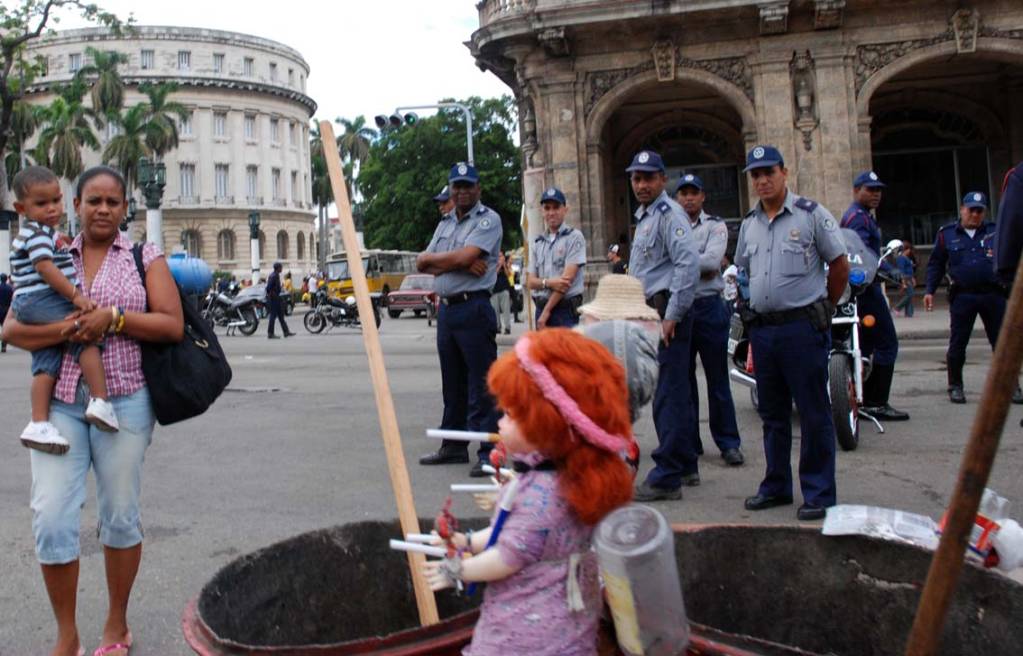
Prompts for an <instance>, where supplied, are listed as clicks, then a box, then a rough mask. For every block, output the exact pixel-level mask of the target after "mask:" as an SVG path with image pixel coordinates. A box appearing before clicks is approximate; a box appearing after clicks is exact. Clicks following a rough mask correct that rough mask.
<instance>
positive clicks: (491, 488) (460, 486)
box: [451, 483, 501, 492]
mask: <svg viewBox="0 0 1023 656" xmlns="http://www.w3.org/2000/svg"><path fill="white" fill-rule="evenodd" d="M500 489H501V486H500V485H489V484H485V483H482V484H474V483H452V484H451V491H452V492H497V491H498V490H500Z"/></svg>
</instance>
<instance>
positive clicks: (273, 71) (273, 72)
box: [270, 62, 277, 82]
mask: <svg viewBox="0 0 1023 656" xmlns="http://www.w3.org/2000/svg"><path fill="white" fill-rule="evenodd" d="M270 81H271V82H276V81H277V64H275V63H274V62H270Z"/></svg>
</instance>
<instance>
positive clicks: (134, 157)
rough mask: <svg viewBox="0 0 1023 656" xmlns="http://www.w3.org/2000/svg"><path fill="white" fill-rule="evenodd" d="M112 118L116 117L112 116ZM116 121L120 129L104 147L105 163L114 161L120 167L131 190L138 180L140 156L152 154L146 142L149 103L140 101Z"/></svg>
mask: <svg viewBox="0 0 1023 656" xmlns="http://www.w3.org/2000/svg"><path fill="white" fill-rule="evenodd" d="M111 120H115V119H114V118H113V117H111ZM116 123H117V125H118V128H119V130H118V133H117V134H116V135H115V136H114V137H113V138H112V139H111V140H110V142H109V143H107V145H106V147H105V148H104V149H103V163H104V164H110V163H111V162H113V163H114V165H115V166H116V167H117V168H118V169H120V171H121V173H123V174H124V178H125V181H126V182H127V184H128V190H129V192H130V191H131V190H132V189H134V188H135V183H136V182H137V181H138V167H139V158H140V157H149V156H150V155H151V154H152V150H150V148H149V146H148V145H147V144H146V135H147V128H148V125H149V105H148V104H147V103H139V104H137V105H135V106H134V107H131V108H129V109H128V110H126V111H125V112H123V113H121V114H120V115H119V116H117V118H116Z"/></svg>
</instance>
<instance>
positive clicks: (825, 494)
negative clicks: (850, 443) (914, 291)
mask: <svg viewBox="0 0 1023 656" xmlns="http://www.w3.org/2000/svg"><path fill="white" fill-rule="evenodd" d="M750 343H751V345H752V347H753V369H754V373H755V375H756V379H757V395H758V401H759V403H758V406H759V408H758V412H759V413H760V418H761V419H762V420H763V423H764V455H765V456H766V459H767V473H766V475H765V476H764V480H763V482H761V483H760V490H759V492H758V494H760V495H763V496H774V497H791V496H792V466H791V457H790V456H791V452H792V401H793V399H795V402H796V408H797V409H798V410H799V427H800V433H801V439H800V449H799V482H800V487H801V489H802V492H803V502H804V503H807V504H812V505H816V506H820V507H825V508H826V507H829V506H833V505H835V501H836V497H837V493H836V489H835V427H834V424H833V423H832V420H831V401H830V399H829V398H828V352H829V351H830V350H831V335H830V333H828V332H825V331H820V330H817V329H816V328H814V327H813V326H812V325H811V324H810V321H809V320H807V319H798V320H796V321H791V322H789V323H784V324H781V325H774V326H772V325H760V326H753V327H752V329H751V333H750Z"/></svg>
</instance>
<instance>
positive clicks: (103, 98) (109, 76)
mask: <svg viewBox="0 0 1023 656" xmlns="http://www.w3.org/2000/svg"><path fill="white" fill-rule="evenodd" d="M85 53H86V54H87V55H89V56H90V57H92V64H89V65H87V66H83V67H82V68H80V69H79V70H78V72H77V73H76V74H75V75H76V77H78V78H80V79H81V80H89V79H92V78H95V79H92V85H91V87H90V89H89V93H90V94H91V96H92V108H93V109H94V110H95V111H96V113H97V114H98V116H100V117H106V116H109V115H111V114H115V113H116V112H119V111H120V110H121V106H122V105H123V104H124V81H123V80H122V79H121V76H120V74H119V73H118V72H117V66H118V65H119V64H127V63H128V56H127V55H125V54H123V53H120V52H114V51H112V50H111V51H108V52H103V51H101V50H97V49H95V48H93V47H91V46H90V47H87V48H86V49H85ZM100 125H102V120H101V123H100Z"/></svg>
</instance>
